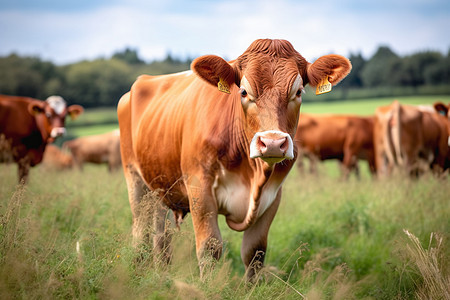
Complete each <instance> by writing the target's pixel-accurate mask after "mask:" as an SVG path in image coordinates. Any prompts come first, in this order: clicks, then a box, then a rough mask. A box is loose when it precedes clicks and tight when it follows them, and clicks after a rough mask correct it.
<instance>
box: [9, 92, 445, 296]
mask: <svg viewBox="0 0 450 300" xmlns="http://www.w3.org/2000/svg"><path fill="white" fill-rule="evenodd" d="M392 100H393V99H382V100H364V101H363V100H361V101H346V102H343V103H338V102H327V103H324V102H320V103H305V104H303V106H302V112H308V113H319V112H321V113H322V112H323V113H348V114H350V113H354V114H363V115H368V114H371V113H373V112H374V110H375V108H376V107H377V106H379V105H384V104H388V103H390V102H392ZM399 100H400V101H401V102H402V103H411V104H432V103H433V102H435V101H438V100H439V101H444V102H449V101H450V97H429V98H427V99H423V98H422V99H421V98H399ZM114 120H117V117H116V116H115V111H114V110H110V109H108V110H94V111H87V112H86V113H85V114H84V115H83V116H82V117H80V119H79V120H77V121H75V122H68V131H69V134H70V135H87V134H91V133H102V132H105V131H109V130H110V129H113V128H116V127H117V125H115V124H114ZM76 122H80V123H79V124H78V125H75V124H76ZM75 133H76V134H75ZM362 164H364V167H365V163H362ZM363 169H364V168H363ZM16 173H17V170H16V166H15V165H12V164H11V165H0V182H1V183H0V298H1V299H10V298H26V299H30V298H31V299H35V298H46V299H48V298H58V299H59V298H80V299H87V298H89V299H105V298H106V299H124V298H128V299H303V298H307V299H415V298H429V299H448V297H450V294H449V293H450V291H449V288H448V287H449V286H450V265H449V257H450V246H449V243H450V241H448V238H449V237H450V232H449V228H450V205H449V198H450V197H449V196H450V183H449V179H448V178H436V177H433V176H431V175H430V174H425V175H424V176H423V177H421V178H420V179H418V180H410V179H407V178H403V177H401V176H393V177H392V178H387V179H379V180H374V179H372V178H370V176H369V175H368V174H367V172H366V174H364V176H362V178H361V179H359V180H357V179H356V178H354V177H350V180H348V181H344V180H341V179H340V178H339V176H338V168H337V165H336V163H335V162H327V163H325V164H323V165H321V166H320V169H319V175H315V176H314V175H311V174H308V173H307V172H300V171H299V170H297V169H296V168H294V169H293V171H292V172H291V174H290V175H289V176H288V178H287V179H286V182H285V184H284V188H283V197H282V202H281V205H280V208H279V211H278V213H277V215H276V217H275V220H274V222H273V224H272V226H271V230H270V234H269V242H268V249H267V256H266V261H265V264H266V268H265V269H264V270H263V272H262V274H261V279H260V281H259V283H258V284H257V285H253V286H252V285H247V284H246V283H245V282H244V281H243V279H242V278H243V275H244V274H243V273H244V270H243V266H242V264H241V261H240V245H241V239H242V233H238V232H234V231H232V230H230V229H228V228H227V226H226V224H225V221H224V219H223V217H221V218H220V227H221V233H222V237H223V240H224V244H225V247H224V249H225V255H224V256H223V258H222V259H221V260H220V261H219V262H218V263H217V265H216V268H215V269H212V270H211V271H210V273H208V274H207V275H206V276H205V278H204V279H203V280H201V279H200V277H199V271H198V267H197V259H196V256H195V241H194V235H193V230H192V223H191V219H190V215H188V216H187V217H186V219H185V222H184V223H183V225H182V226H181V230H180V231H178V230H175V232H174V253H173V255H174V256H173V261H172V263H171V264H170V265H169V266H168V267H167V266H163V265H159V264H157V263H155V262H154V261H153V259H152V254H151V253H150V252H148V251H146V249H133V248H132V247H131V211H130V208H129V204H128V198H127V190H126V185H125V181H124V179H123V174H122V173H121V171H119V172H116V173H108V171H107V168H106V166H89V165H88V166H86V168H85V169H84V171H83V172H82V171H78V170H69V171H64V172H54V171H53V172H52V171H48V170H44V169H43V168H40V167H35V168H33V169H32V170H31V172H30V182H29V185H28V186H26V187H25V188H23V187H20V186H17V185H16V180H17V174H16ZM405 230H407V231H405ZM138 257H140V258H141V259H137V258H138ZM446 297H447V298H446Z"/></svg>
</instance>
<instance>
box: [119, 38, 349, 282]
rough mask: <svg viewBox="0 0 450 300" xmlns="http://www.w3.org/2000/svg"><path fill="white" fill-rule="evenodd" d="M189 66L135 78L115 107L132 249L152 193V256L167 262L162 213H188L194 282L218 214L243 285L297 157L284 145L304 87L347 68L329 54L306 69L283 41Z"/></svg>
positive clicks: (258, 261) (217, 240)
mask: <svg viewBox="0 0 450 300" xmlns="http://www.w3.org/2000/svg"><path fill="white" fill-rule="evenodd" d="M191 68H192V70H193V71H194V73H192V72H190V71H188V72H183V73H178V74H172V75H164V76H141V77H139V78H138V79H137V81H136V82H135V83H134V84H133V86H132V88H131V91H130V92H129V93H127V94H125V95H124V96H123V97H122V98H121V99H120V101H119V104H118V117H119V126H120V134H121V136H120V145H121V152H122V164H123V169H124V173H125V177H126V181H127V186H128V194H129V200H130V206H131V210H132V213H133V236H134V241H135V242H139V241H141V240H142V239H143V237H144V236H145V226H147V225H148V224H142V223H141V222H140V220H141V218H142V216H141V213H142V210H141V205H142V203H141V199H142V197H143V196H144V195H145V194H146V193H147V190H148V189H151V190H153V191H159V194H160V197H161V199H162V202H161V203H160V204H159V205H157V206H156V209H155V210H154V213H155V217H154V222H155V224H154V226H155V228H154V229H155V230H156V233H155V235H154V238H153V240H154V243H153V247H154V250H155V253H160V254H162V255H163V257H169V255H170V253H169V252H170V251H165V250H164V249H167V248H168V243H169V241H170V237H169V236H168V234H167V231H165V224H166V222H165V216H166V212H167V210H168V209H171V210H172V211H173V212H174V213H175V218H176V222H177V224H178V223H179V222H180V221H181V220H182V218H183V217H184V216H185V215H186V214H187V213H188V212H191V214H192V222H193V225H194V231H195V239H196V250H197V257H198V259H199V266H200V271H201V274H202V273H203V269H204V262H205V260H204V257H205V256H208V254H209V255H212V256H213V257H214V258H218V257H220V256H221V252H222V238H221V235H220V231H219V226H218V223H217V218H218V214H222V215H225V218H226V222H227V224H228V226H229V227H230V228H231V229H233V230H237V231H244V235H243V241H242V248H241V257H242V260H243V262H244V264H245V267H246V271H247V278H248V279H252V278H253V277H254V275H255V272H256V271H257V270H258V269H259V268H260V267H261V265H262V262H263V261H264V256H265V251H266V245H267V235H268V231H269V227H270V224H271V223H272V220H273V218H274V216H275V213H276V211H277V209H278V205H279V203H280V198H281V184H282V183H283V181H284V179H285V177H286V175H287V174H288V172H289V171H290V169H291V167H292V166H293V164H294V160H295V157H296V154H297V151H296V146H295V145H294V143H293V141H292V140H293V138H294V136H295V132H296V129H297V122H298V117H299V109H300V104H301V93H302V91H303V89H304V86H305V85H306V84H310V85H311V86H317V85H318V84H319V82H320V81H321V80H322V79H323V78H327V77H328V79H329V81H330V82H331V84H333V85H334V84H337V83H338V82H339V81H340V80H342V79H343V78H344V77H345V76H346V75H347V74H348V72H349V71H350V69H351V64H350V62H349V61H348V60H347V59H346V58H344V57H342V56H338V55H326V56H322V57H320V58H319V59H317V60H316V61H315V62H314V63H313V64H311V63H308V62H307V61H306V60H305V59H304V58H303V57H302V56H301V55H300V54H299V53H298V52H297V51H296V50H295V49H294V48H293V47H292V45H291V44H290V43H289V42H287V41H284V40H269V39H266V40H256V41H255V42H253V43H252V44H251V45H250V47H249V48H248V49H247V50H246V51H245V52H244V53H243V54H242V55H241V56H239V57H238V58H237V59H236V60H234V61H231V62H226V61H225V60H223V59H222V58H220V57H218V56H215V55H206V56H202V57H199V58H197V59H195V60H194V61H193V63H192V65H191ZM164 255H167V256H164ZM251 262H253V263H252V265H251V266H250V263H251Z"/></svg>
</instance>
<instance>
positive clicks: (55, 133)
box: [50, 127, 66, 139]
mask: <svg viewBox="0 0 450 300" xmlns="http://www.w3.org/2000/svg"><path fill="white" fill-rule="evenodd" d="M65 134H66V128H64V127H55V128H53V129H52V132H51V133H50V137H52V138H54V139H55V138H57V137H60V136H63V135H65Z"/></svg>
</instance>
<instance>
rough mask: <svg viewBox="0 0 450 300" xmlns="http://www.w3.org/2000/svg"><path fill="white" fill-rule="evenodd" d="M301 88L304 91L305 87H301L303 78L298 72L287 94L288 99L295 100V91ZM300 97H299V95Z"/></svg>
mask: <svg viewBox="0 0 450 300" xmlns="http://www.w3.org/2000/svg"><path fill="white" fill-rule="evenodd" d="M298 90H301V91H302V93H303V92H304V91H305V88H304V87H303V79H302V76H300V74H298V75H297V77H296V78H295V80H294V83H293V84H292V87H291V90H290V92H289V95H288V99H289V100H295V99H296V98H297V91H298ZM299 98H300V99H301V97H299Z"/></svg>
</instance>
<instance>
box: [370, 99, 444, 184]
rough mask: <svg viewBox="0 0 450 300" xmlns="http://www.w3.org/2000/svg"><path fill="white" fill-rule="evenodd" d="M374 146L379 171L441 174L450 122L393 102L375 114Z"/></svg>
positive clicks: (378, 109) (382, 172) (437, 115)
mask: <svg viewBox="0 0 450 300" xmlns="http://www.w3.org/2000/svg"><path fill="white" fill-rule="evenodd" d="M375 115H376V119H375V127H374V145H375V153H376V164H377V170H379V172H380V174H381V175H383V174H389V173H391V172H392V169H393V168H394V167H395V166H399V167H400V168H401V169H404V170H406V172H407V173H409V174H410V175H413V176H416V175H418V174H420V173H421V172H422V171H424V169H429V168H430V167H431V168H432V169H435V170H436V171H438V170H439V171H441V170H443V169H444V168H445V164H446V163H445V162H446V159H447V157H448V154H449V147H448V137H449V132H448V119H447V118H446V117H444V116H442V115H440V114H438V113H435V112H428V111H424V110H423V109H420V108H419V107H415V106H410V105H402V104H400V103H399V102H398V101H394V102H393V103H392V104H390V105H388V106H382V107H379V108H377V110H376V113H375Z"/></svg>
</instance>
